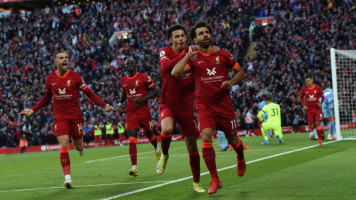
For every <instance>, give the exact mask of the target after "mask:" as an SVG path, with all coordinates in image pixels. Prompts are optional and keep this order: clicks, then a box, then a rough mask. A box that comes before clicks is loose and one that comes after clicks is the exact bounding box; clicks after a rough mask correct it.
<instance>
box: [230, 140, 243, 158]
mask: <svg viewBox="0 0 356 200" xmlns="http://www.w3.org/2000/svg"><path fill="white" fill-rule="evenodd" d="M237 139H238V140H239V141H238V142H237V145H236V146H233V148H234V150H235V152H236V154H237V158H238V159H243V158H244V151H243V149H244V147H243V146H244V145H243V143H242V141H241V139H240V138H237Z"/></svg>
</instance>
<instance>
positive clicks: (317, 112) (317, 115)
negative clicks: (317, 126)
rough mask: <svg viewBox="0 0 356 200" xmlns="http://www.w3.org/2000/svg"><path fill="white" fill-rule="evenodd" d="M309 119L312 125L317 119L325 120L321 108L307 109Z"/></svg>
mask: <svg viewBox="0 0 356 200" xmlns="http://www.w3.org/2000/svg"><path fill="white" fill-rule="evenodd" d="M306 114H307V119H308V123H309V125H312V124H314V123H315V121H319V122H322V121H323V113H322V111H321V109H312V110H307V111H306Z"/></svg>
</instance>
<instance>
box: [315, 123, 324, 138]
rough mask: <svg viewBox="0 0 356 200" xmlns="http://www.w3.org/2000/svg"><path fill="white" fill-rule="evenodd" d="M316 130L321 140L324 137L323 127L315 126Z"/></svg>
mask: <svg viewBox="0 0 356 200" xmlns="http://www.w3.org/2000/svg"><path fill="white" fill-rule="evenodd" d="M316 132H317V133H318V137H319V138H321V139H322V140H323V139H324V133H323V129H322V128H321V126H318V127H316Z"/></svg>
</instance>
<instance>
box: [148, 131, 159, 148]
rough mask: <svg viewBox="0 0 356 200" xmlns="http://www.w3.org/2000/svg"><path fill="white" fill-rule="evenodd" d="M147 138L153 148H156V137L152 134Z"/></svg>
mask: <svg viewBox="0 0 356 200" xmlns="http://www.w3.org/2000/svg"><path fill="white" fill-rule="evenodd" d="M148 140H149V141H150V142H151V144H152V145H153V147H154V148H155V149H157V139H156V136H155V135H154V134H153V136H152V137H151V138H148Z"/></svg>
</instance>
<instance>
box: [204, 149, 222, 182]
mask: <svg viewBox="0 0 356 200" xmlns="http://www.w3.org/2000/svg"><path fill="white" fill-rule="evenodd" d="M203 158H204V161H205V164H206V167H207V168H208V169H209V172H210V176H211V179H212V180H213V179H216V180H219V176H218V172H217V170H216V163H215V151H214V148H213V144H212V143H204V142H203Z"/></svg>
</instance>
